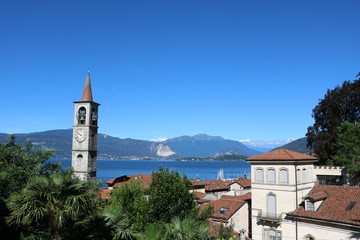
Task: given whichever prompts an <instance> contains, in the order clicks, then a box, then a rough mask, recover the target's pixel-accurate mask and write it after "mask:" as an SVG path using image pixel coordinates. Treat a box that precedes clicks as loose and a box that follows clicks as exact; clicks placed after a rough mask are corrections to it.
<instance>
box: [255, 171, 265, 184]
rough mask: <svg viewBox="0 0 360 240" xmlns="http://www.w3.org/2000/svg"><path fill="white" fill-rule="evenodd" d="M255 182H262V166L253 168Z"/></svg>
mask: <svg viewBox="0 0 360 240" xmlns="http://www.w3.org/2000/svg"><path fill="white" fill-rule="evenodd" d="M255 182H257V183H263V182H264V172H263V170H262V168H257V169H256V170H255Z"/></svg>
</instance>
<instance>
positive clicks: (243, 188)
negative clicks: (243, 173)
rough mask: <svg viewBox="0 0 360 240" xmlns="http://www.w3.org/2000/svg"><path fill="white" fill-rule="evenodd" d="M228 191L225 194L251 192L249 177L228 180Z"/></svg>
mask: <svg viewBox="0 0 360 240" xmlns="http://www.w3.org/2000/svg"><path fill="white" fill-rule="evenodd" d="M227 185H228V186H229V191H230V192H228V193H226V194H227V195H234V196H236V195H244V194H246V193H248V192H251V179H246V178H239V179H237V180H235V181H232V182H228V183H227Z"/></svg>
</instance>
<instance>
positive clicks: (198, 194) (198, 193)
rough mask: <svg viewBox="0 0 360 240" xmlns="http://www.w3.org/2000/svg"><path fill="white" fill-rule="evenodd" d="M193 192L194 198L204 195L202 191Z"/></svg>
mask: <svg viewBox="0 0 360 240" xmlns="http://www.w3.org/2000/svg"><path fill="white" fill-rule="evenodd" d="M193 194H194V195H195V198H196V199H200V198H201V197H203V196H204V195H205V193H203V192H193Z"/></svg>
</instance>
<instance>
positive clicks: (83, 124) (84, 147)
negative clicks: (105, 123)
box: [71, 72, 100, 181]
mask: <svg viewBox="0 0 360 240" xmlns="http://www.w3.org/2000/svg"><path fill="white" fill-rule="evenodd" d="M74 104H75V111H74V127H73V138H72V162H71V166H72V168H73V170H74V174H75V176H76V177H78V178H79V179H81V180H84V181H87V180H95V179H96V156H97V135H98V107H99V105H100V104H98V103H96V102H94V101H93V98H92V91H91V82H90V72H88V74H87V77H86V82H85V87H84V92H83V95H82V98H81V101H75V102H74Z"/></svg>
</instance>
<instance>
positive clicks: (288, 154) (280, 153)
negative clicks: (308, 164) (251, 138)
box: [247, 149, 317, 161]
mask: <svg viewBox="0 0 360 240" xmlns="http://www.w3.org/2000/svg"><path fill="white" fill-rule="evenodd" d="M249 160H250V161H256V160H285V161H286V160H288V161H289V160H317V158H316V157H313V156H310V155H307V154H302V153H298V152H294V151H290V150H287V149H278V150H275V151H272V152H268V153H263V154H260V155H256V156H253V157H249V158H248V159H247V161H249Z"/></svg>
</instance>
